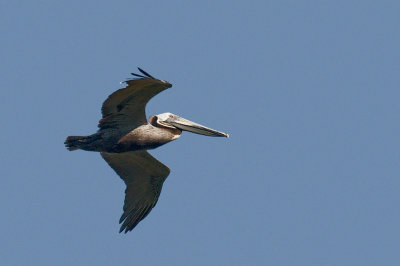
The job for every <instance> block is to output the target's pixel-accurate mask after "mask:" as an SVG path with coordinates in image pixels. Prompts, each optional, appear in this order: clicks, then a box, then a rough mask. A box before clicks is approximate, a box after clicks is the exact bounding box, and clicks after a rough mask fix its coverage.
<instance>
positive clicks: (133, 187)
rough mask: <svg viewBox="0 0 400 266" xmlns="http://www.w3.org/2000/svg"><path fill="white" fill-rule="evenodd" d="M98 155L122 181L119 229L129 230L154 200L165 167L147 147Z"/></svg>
mask: <svg viewBox="0 0 400 266" xmlns="http://www.w3.org/2000/svg"><path fill="white" fill-rule="evenodd" d="M101 156H102V157H103V159H104V160H106V162H107V163H108V164H109V165H110V166H111V168H112V169H114V171H115V172H116V173H117V174H118V175H119V176H120V177H121V178H122V180H124V182H125V184H126V190H125V203H124V213H123V214H122V216H121V218H120V220H119V223H122V226H121V229H120V231H119V232H120V233H121V232H122V231H124V230H125V233H127V232H129V231H131V230H132V229H133V228H135V226H136V225H137V224H138V223H139V222H140V221H141V220H143V219H144V218H145V217H146V216H147V214H149V213H150V211H151V209H152V208H154V206H155V205H156V203H157V200H158V197H159V196H160V193H161V188H162V185H163V183H164V181H165V179H166V178H167V176H168V175H169V172H170V170H169V168H168V167H167V166H165V165H164V164H162V163H161V162H159V161H158V160H157V159H155V158H154V157H153V156H151V155H150V153H148V152H147V151H143V150H141V151H132V152H125V153H106V152H102V153H101Z"/></svg>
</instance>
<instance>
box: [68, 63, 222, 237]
mask: <svg viewBox="0 0 400 266" xmlns="http://www.w3.org/2000/svg"><path fill="white" fill-rule="evenodd" d="M138 69H139V71H140V72H141V73H142V74H143V75H139V74H134V73H132V75H134V76H136V77H137V78H135V79H132V80H128V81H126V83H127V86H126V87H125V88H122V89H119V90H117V91H115V92H114V93H112V94H111V95H110V96H108V98H107V99H106V100H105V102H104V103H103V106H102V108H101V112H102V116H103V117H102V119H101V120H100V121H99V125H98V127H99V130H98V131H97V132H96V133H95V134H93V135H89V136H69V137H68V138H67V139H66V141H65V146H66V147H67V148H68V150H70V151H73V150H77V149H81V150H86V151H98V152H100V154H101V156H102V157H103V159H104V160H105V161H106V162H107V163H108V164H109V165H110V166H111V168H112V169H114V171H115V172H116V173H117V174H118V175H119V176H120V177H121V178H122V180H123V181H124V182H125V184H126V190H125V203H124V208H123V210H124V212H123V214H122V216H121V218H120V220H119V223H122V225H121V229H120V231H119V232H120V233H121V232H122V231H124V230H125V233H127V232H129V231H131V230H132V229H133V228H134V227H135V226H136V225H137V224H138V223H139V222H140V221H141V220H143V219H144V218H145V217H146V216H147V215H148V214H149V212H150V211H151V210H152V208H154V206H155V205H156V203H157V200H158V197H159V196H160V192H161V188H162V185H163V183H164V181H165V179H166V178H167V176H168V175H169V173H170V169H169V168H168V167H167V166H165V165H164V164H162V163H161V162H159V161H158V160H157V159H155V158H154V157H153V156H151V155H150V154H149V153H148V152H147V150H149V149H154V148H157V147H159V146H161V145H164V144H165V143H168V142H170V141H172V140H175V139H177V138H179V137H180V135H181V133H182V131H189V132H193V133H196V134H202V135H206V136H216V137H229V135H228V134H226V133H223V132H220V131H217V130H214V129H211V128H208V127H205V126H202V125H200V124H197V123H194V122H191V121H189V120H187V119H184V118H182V117H179V116H177V115H174V114H171V113H163V114H159V115H155V116H151V117H150V118H149V121H147V120H146V113H145V107H146V104H147V102H148V101H149V100H150V99H151V98H152V97H153V96H155V95H157V94H158V93H160V92H162V91H163V90H165V89H167V88H170V87H172V85H171V84H170V83H168V82H166V81H164V80H158V79H155V78H154V77H152V76H151V75H149V74H148V73H146V72H145V71H143V70H142V69H140V68H138Z"/></svg>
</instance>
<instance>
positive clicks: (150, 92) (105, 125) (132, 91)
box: [98, 77, 172, 137]
mask: <svg viewBox="0 0 400 266" xmlns="http://www.w3.org/2000/svg"><path fill="white" fill-rule="evenodd" d="M126 83H127V84H128V85H127V86H126V87H125V88H122V89H119V90H117V91H115V92H114V93H112V94H111V95H110V96H108V98H107V99H106V100H105V101H104V103H103V106H102V108H101V112H102V119H101V120H100V121H99V125H98V126H99V128H100V130H104V129H110V128H111V129H114V130H115V131H118V132H119V134H118V135H119V136H121V137H122V136H123V135H125V134H127V133H128V132H130V131H132V130H133V129H135V128H136V127H138V126H141V125H144V124H146V123H147V119H146V112H145V108H146V104H147V103H148V102H149V101H150V99H151V98H152V97H154V96H155V95H157V94H158V93H160V92H162V91H163V90H165V89H167V88H170V87H171V86H172V85H171V84H170V83H168V82H166V81H162V80H158V79H155V78H152V77H145V78H139V79H133V80H128V81H126Z"/></svg>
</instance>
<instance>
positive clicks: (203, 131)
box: [155, 113, 229, 138]
mask: <svg viewBox="0 0 400 266" xmlns="http://www.w3.org/2000/svg"><path fill="white" fill-rule="evenodd" d="M155 117H156V121H155V122H156V124H157V125H160V126H162V127H166V128H172V129H180V130H184V131H189V132H192V133H196V134H200V135H205V136H213V137H227V138H229V134H227V133H224V132H221V131H218V130H215V129H211V128H208V127H205V126H202V125H200V124H197V123H195V122H192V121H189V120H187V119H185V118H182V117H179V116H177V115H174V114H171V113H163V114H159V115H156V116H155Z"/></svg>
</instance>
